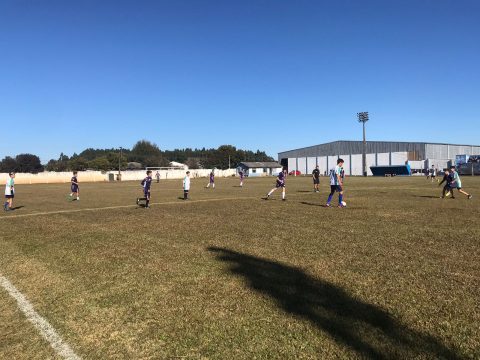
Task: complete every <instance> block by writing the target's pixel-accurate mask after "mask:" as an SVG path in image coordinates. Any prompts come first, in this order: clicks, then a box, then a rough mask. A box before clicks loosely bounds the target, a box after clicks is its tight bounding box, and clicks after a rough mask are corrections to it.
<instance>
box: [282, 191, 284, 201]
mask: <svg viewBox="0 0 480 360" xmlns="http://www.w3.org/2000/svg"><path fill="white" fill-rule="evenodd" d="M282 199H285V191H283V192H282Z"/></svg>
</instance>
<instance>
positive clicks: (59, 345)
mask: <svg viewBox="0 0 480 360" xmlns="http://www.w3.org/2000/svg"><path fill="white" fill-rule="evenodd" d="M0 285H2V287H3V288H4V289H5V290H6V291H7V292H8V294H9V295H10V296H11V297H12V298H14V299H15V300H16V301H17V304H18V308H19V309H20V310H21V311H22V312H23V314H24V315H25V316H26V317H27V320H28V321H30V322H31V323H32V324H33V325H34V326H35V327H36V328H37V330H38V331H40V334H41V335H42V336H43V337H44V338H45V340H47V341H48V343H49V344H50V346H51V347H52V348H53V349H54V350H55V351H56V352H57V354H58V355H60V356H61V357H62V358H64V359H67V360H80V359H81V358H80V357H79V356H78V355H77V354H75V352H74V351H73V350H72V348H71V347H70V346H69V345H68V344H67V343H66V342H65V341H63V340H62V338H61V337H60V335H58V333H57V332H56V331H55V329H54V328H53V327H52V325H50V323H49V322H48V321H47V320H46V319H45V318H43V317H42V316H40V315H39V314H38V313H37V312H36V311H35V309H34V308H33V306H32V304H30V302H29V301H28V300H27V298H26V297H25V296H23V294H22V293H21V292H20V291H18V290H17V288H16V287H15V286H13V284H12V283H11V282H10V281H9V280H8V279H7V278H6V277H4V276H3V275H1V274H0Z"/></svg>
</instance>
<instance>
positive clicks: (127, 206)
mask: <svg viewBox="0 0 480 360" xmlns="http://www.w3.org/2000/svg"><path fill="white" fill-rule="evenodd" d="M243 199H247V200H251V199H259V197H258V196H255V197H253V196H252V197H230V198H219V199H200V200H188V201H187V202H185V201H183V200H180V199H178V200H177V201H165V202H157V203H150V204H151V205H184V204H192V203H200V202H209V201H226V200H243ZM132 207H133V208H136V207H137V205H118V206H106V207H98V208H85V209H73V210H57V211H44V212H36V213H30V214H19V215H5V216H0V220H2V219H12V218H20V217H30V216H42V215H55V214H70V213H77V212H82V211H98V210H113V209H126V208H132Z"/></svg>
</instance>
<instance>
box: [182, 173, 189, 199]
mask: <svg viewBox="0 0 480 360" xmlns="http://www.w3.org/2000/svg"><path fill="white" fill-rule="evenodd" d="M189 191H190V171H187V173H186V175H185V177H184V178H183V200H188V193H189Z"/></svg>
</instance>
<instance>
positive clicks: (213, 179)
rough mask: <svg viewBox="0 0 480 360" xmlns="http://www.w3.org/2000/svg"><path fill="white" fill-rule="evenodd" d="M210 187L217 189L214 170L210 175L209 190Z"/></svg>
mask: <svg viewBox="0 0 480 360" xmlns="http://www.w3.org/2000/svg"><path fill="white" fill-rule="evenodd" d="M210 185H212V188H213V189H215V173H214V172H213V170H212V172H211V173H210V180H209V182H208V184H207V186H206V187H207V188H209V187H210Z"/></svg>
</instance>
